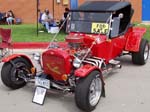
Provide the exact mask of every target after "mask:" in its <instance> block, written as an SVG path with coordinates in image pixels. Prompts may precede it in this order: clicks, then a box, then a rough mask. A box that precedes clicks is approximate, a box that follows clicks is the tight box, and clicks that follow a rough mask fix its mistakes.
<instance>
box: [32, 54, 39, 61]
mask: <svg viewBox="0 0 150 112" xmlns="http://www.w3.org/2000/svg"><path fill="white" fill-rule="evenodd" d="M33 59H34V60H36V61H39V60H40V53H34V54H33Z"/></svg>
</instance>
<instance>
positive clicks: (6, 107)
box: [0, 52, 150, 112]
mask: <svg viewBox="0 0 150 112" xmlns="http://www.w3.org/2000/svg"><path fill="white" fill-rule="evenodd" d="M26 53H27V52H26ZM119 60H120V61H121V63H122V68H121V69H119V70H115V71H114V72H112V73H110V74H109V75H108V76H107V77H105V83H106V86H105V88H106V98H102V99H101V101H100V103H99V104H98V106H97V108H96V109H95V111H94V112H150V58H149V60H148V63H147V64H146V65H144V66H136V65H133V64H132V63H131V57H130V56H123V57H121V58H120V59H119ZM1 66H2V63H1V64H0V69H1ZM33 92H34V86H33V85H32V84H28V85H27V86H25V87H24V88H21V89H18V90H10V89H8V88H7V87H5V86H4V85H3V84H2V82H1V80H0V112H81V111H80V110H79V109H78V108H77V107H76V105H75V102H74V97H73V95H71V94H69V95H63V94H60V93H54V92H48V94H47V96H46V99H45V103H44V105H42V106H41V105H37V104H35V103H32V98H33Z"/></svg>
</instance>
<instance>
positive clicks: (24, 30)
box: [0, 24, 66, 42]
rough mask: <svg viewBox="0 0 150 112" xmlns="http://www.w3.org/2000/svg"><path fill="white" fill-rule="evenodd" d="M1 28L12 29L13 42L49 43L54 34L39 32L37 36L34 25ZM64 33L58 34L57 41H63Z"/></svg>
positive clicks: (40, 27)
mask: <svg viewBox="0 0 150 112" xmlns="http://www.w3.org/2000/svg"><path fill="white" fill-rule="evenodd" d="M0 27H2V28H11V29H12V39H13V42H50V41H51V39H52V38H53V36H54V34H50V33H47V32H46V30H45V31H44V32H39V33H38V34H39V35H38V36H37V29H36V25H34V24H21V25H11V26H10V25H1V26H0ZM39 30H44V28H43V26H41V25H39ZM65 36H66V34H65V33H63V32H60V33H59V34H58V36H57V40H58V41H63V40H64V37H65Z"/></svg>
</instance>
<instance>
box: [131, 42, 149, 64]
mask: <svg viewBox="0 0 150 112" xmlns="http://www.w3.org/2000/svg"><path fill="white" fill-rule="evenodd" d="M149 49H150V48H149V44H148V41H147V40H145V39H142V40H141V43H140V48H139V51H138V52H133V53H132V62H133V63H134V64H137V65H144V64H145V63H146V62H147V60H148V57H149Z"/></svg>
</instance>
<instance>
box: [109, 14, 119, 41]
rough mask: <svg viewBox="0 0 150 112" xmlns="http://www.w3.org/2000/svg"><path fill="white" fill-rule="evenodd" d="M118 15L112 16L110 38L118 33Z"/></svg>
mask: <svg viewBox="0 0 150 112" xmlns="http://www.w3.org/2000/svg"><path fill="white" fill-rule="evenodd" d="M119 27H120V17H114V18H113V22H112V25H111V32H110V38H114V37H117V36H118V35H119Z"/></svg>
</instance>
